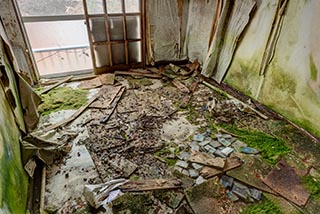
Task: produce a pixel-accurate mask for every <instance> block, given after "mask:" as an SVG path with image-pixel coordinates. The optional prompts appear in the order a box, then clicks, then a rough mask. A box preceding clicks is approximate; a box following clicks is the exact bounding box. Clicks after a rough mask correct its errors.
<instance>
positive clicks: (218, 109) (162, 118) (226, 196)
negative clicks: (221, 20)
mask: <svg viewBox="0 0 320 214" xmlns="http://www.w3.org/2000/svg"><path fill="white" fill-rule="evenodd" d="M199 69H200V68H199V65H198V63H197V62H194V63H190V64H188V65H184V66H177V65H173V64H170V65H168V66H162V67H160V68H159V69H158V68H148V69H146V70H142V69H136V70H133V71H129V72H122V71H121V72H115V76H114V75H107V76H103V77H96V78H95V79H94V80H91V81H88V80H86V81H83V82H82V83H80V84H79V83H77V84H76V87H81V88H86V89H90V90H89V92H88V93H87V94H86V99H85V100H86V102H85V103H82V107H81V106H77V107H81V108H80V111H79V110H73V111H72V112H68V113H61V111H60V112H53V113H51V114H48V115H46V114H43V116H42V123H41V124H40V129H42V130H46V128H48V127H54V128H53V129H55V130H58V131H59V133H61V134H63V133H64V132H71V131H72V132H76V133H78V136H77V137H76V138H75V139H73V140H71V144H72V145H73V147H72V149H71V151H70V153H69V154H68V155H67V156H66V157H64V158H62V159H60V160H56V161H55V163H53V164H49V165H48V167H47V168H48V169H47V178H46V183H47V185H46V193H45V207H44V209H45V210H47V211H50V212H57V213H71V212H72V211H73V210H75V209H76V208H77V209H79V210H83V212H84V213H181V214H182V213H201V214H206V213H259V212H260V211H261V213H263V212H265V213H286V208H285V206H290V210H291V211H292V213H294V212H296V211H299V212H301V211H302V212H311V213H312V212H313V213H315V212H314V210H317V209H319V207H320V201H319V197H318V196H319V192H320V191H319V189H320V188H319V168H320V166H319V163H318V160H319V158H320V157H319V156H320V152H319V154H318V153H317V151H320V148H318V146H314V147H313V148H314V149H310V150H308V151H307V154H305V153H304V154H301V153H299V151H298V150H297V147H296V146H295V145H296V143H298V142H296V141H297V139H299V140H301V139H302V138H303V140H304V142H305V143H309V144H310V145H316V144H315V142H312V140H311V139H309V138H308V137H306V136H305V135H303V133H302V132H301V131H300V130H297V129H292V127H291V125H289V124H287V123H286V122H284V121H279V120H276V119H272V117H271V116H269V115H268V116H266V115H265V114H264V113H263V112H259V110H257V109H255V108H254V106H252V105H251V104H250V103H244V102H243V101H239V100H237V99H235V98H234V97H231V98H230V96H225V94H224V93H221V91H214V90H212V89H211V88H209V87H207V86H208V84H209V83H208V82H206V84H201V83H203V81H204V80H203V79H202V78H201V77H200V76H199V75H198V71H199ZM130 72H131V73H130ZM123 75H125V76H123ZM147 77H148V78H147ZM70 85H71V86H73V87H74V86H75V84H71V83H64V84H63V85H61V86H59V87H57V88H56V89H53V90H52V91H50V92H54V90H61V89H59V88H64V87H66V86H70ZM99 87H100V88H99ZM92 88H95V89H92ZM212 88H214V87H212ZM75 90H79V89H75ZM50 92H48V95H49V94H50ZM88 94H90V97H87V95H88ZM57 99H60V100H61V102H62V103H63V97H59V98H57ZM53 102H54V103H56V102H57V103H59V102H60V101H53ZM61 105H63V104H61ZM59 108H60V107H59V106H58V109H59ZM253 109H254V110H253ZM49 111H51V109H48V112H49ZM69 111H70V110H69ZM62 112H63V111H62ZM59 114H60V117H59V118H60V119H57V118H55V117H56V116H51V115H57V116H59ZM61 121H62V122H63V121H67V123H63V125H59V124H62V122H61ZM56 124H58V125H59V126H55V125H56ZM289 130H290V134H288V132H289ZM294 134H295V135H294ZM284 136H286V137H284ZM288 136H290V137H288ZM291 136H300V137H299V138H293V137H291ZM301 136H303V137H301ZM311 147H312V146H311ZM302 155H303V157H302ZM307 155H308V156H307ZM306 156H307V157H308V158H306ZM284 162H285V163H286V164H288V167H285V169H290V170H289V172H290V173H291V175H292V176H291V178H292V182H291V183H290V182H288V183H287V182H286V181H287V178H286V176H284V175H282V173H281V172H280V171H279V166H281V165H279V164H281V163H284ZM289 165H290V166H289ZM280 168H281V167H280ZM311 168H312V170H310V169H311ZM287 171H288V170H287ZM287 171H286V170H285V172H287ZM309 171H310V173H309ZM289 172H288V173H289ZM288 173H284V174H288ZM277 176H279V177H277ZM275 178H277V179H276V180H275ZM317 179H318V180H317ZM286 184H288V185H286ZM308 184H309V185H308ZM289 190H297V194H296V195H294V194H290V193H288V192H289ZM83 191H84V192H83ZM61 192H64V193H65V194H64V196H63V197H59V195H61ZM301 192H302V193H303V194H300V193H301ZM310 194H311V197H309V196H310ZM282 197H284V198H286V199H284V198H282ZM277 198H278V199H279V200H278V201H279V203H277V200H275V199H277ZM287 200H288V201H292V202H294V203H296V204H297V205H298V206H296V205H295V206H293V205H290V204H291V203H290V202H288V201H287ZM291 211H290V212H291Z"/></svg>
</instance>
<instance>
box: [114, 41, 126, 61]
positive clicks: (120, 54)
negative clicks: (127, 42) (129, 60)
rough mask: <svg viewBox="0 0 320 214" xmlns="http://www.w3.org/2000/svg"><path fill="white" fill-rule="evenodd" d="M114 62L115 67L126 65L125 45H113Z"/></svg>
mask: <svg viewBox="0 0 320 214" xmlns="http://www.w3.org/2000/svg"><path fill="white" fill-rule="evenodd" d="M112 60H113V64H114V65H119V64H126V53H125V48H124V44H123V43H121V44H113V45H112Z"/></svg>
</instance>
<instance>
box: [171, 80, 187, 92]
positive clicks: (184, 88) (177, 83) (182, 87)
mask: <svg viewBox="0 0 320 214" xmlns="http://www.w3.org/2000/svg"><path fill="white" fill-rule="evenodd" d="M172 84H173V85H174V86H176V87H177V88H178V89H179V90H180V91H181V92H183V93H189V92H190V90H189V88H187V86H185V85H184V84H183V83H182V82H180V81H179V80H177V79H174V80H172Z"/></svg>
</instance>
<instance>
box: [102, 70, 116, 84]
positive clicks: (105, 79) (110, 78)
mask: <svg viewBox="0 0 320 214" xmlns="http://www.w3.org/2000/svg"><path fill="white" fill-rule="evenodd" d="M99 79H100V81H101V83H102V84H103V85H113V84H114V79H115V74H113V73H108V74H101V75H100V76H99Z"/></svg>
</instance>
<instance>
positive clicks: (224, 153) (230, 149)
mask: <svg viewBox="0 0 320 214" xmlns="http://www.w3.org/2000/svg"><path fill="white" fill-rule="evenodd" d="M232 152H233V148H231V147H226V148H224V149H222V150H221V153H222V154H223V155H224V156H226V157H228V156H229V155H230V154H231V153H232Z"/></svg>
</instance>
